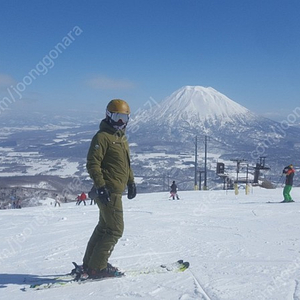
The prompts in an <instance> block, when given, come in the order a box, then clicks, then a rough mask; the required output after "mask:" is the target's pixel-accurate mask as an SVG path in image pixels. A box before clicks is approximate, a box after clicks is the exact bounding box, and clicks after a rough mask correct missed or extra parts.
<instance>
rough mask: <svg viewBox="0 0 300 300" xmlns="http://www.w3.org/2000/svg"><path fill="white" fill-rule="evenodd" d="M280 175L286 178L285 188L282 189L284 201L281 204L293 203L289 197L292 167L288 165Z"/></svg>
mask: <svg viewBox="0 0 300 300" xmlns="http://www.w3.org/2000/svg"><path fill="white" fill-rule="evenodd" d="M282 174H283V175H285V176H286V178H285V187H284V189H283V197H284V200H283V201H282V202H294V200H293V199H292V197H291V195H290V192H291V190H292V186H293V179H294V174H295V169H294V168H293V165H292V164H290V165H288V166H287V167H285V168H284V169H283V171H282Z"/></svg>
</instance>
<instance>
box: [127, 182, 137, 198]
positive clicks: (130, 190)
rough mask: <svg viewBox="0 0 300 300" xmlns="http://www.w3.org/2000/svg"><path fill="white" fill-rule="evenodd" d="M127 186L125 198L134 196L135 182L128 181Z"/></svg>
mask: <svg viewBox="0 0 300 300" xmlns="http://www.w3.org/2000/svg"><path fill="white" fill-rule="evenodd" d="M127 188H128V193H127V198H128V199H133V198H134V197H135V196H136V186H135V183H134V182H133V183H129V184H128V185H127Z"/></svg>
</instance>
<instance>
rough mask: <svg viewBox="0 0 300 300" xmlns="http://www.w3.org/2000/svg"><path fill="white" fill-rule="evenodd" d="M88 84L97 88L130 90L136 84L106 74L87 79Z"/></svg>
mask: <svg viewBox="0 0 300 300" xmlns="http://www.w3.org/2000/svg"><path fill="white" fill-rule="evenodd" d="M87 85H88V86H90V87H91V88H93V89H97V90H115V89H119V90H128V89H132V88H134V86H135V84H134V83H133V82H131V81H129V80H127V79H113V78H109V77H105V76H97V77H94V78H91V79H89V80H88V81H87Z"/></svg>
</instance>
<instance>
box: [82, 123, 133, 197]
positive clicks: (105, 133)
mask: <svg viewBox="0 0 300 300" xmlns="http://www.w3.org/2000/svg"><path fill="white" fill-rule="evenodd" d="M86 167H87V171H88V173H89V175H90V177H91V178H92V180H93V181H94V186H95V187H96V188H97V189H98V188H100V187H102V186H104V185H105V186H106V187H107V188H108V190H109V191H110V192H111V193H122V192H123V191H124V190H125V188H126V185H127V184H129V183H133V182H134V177H133V172H132V169H131V167H130V154H129V146H128V141H127V137H126V135H125V130H116V129H114V128H113V127H111V126H110V125H109V124H107V122H106V121H105V119H104V120H102V121H101V123H100V130H99V131H98V132H97V133H96V134H95V136H94V137H93V139H92V141H91V145H90V149H89V151H88V155H87V164H86Z"/></svg>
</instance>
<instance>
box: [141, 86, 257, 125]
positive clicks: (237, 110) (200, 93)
mask: <svg viewBox="0 0 300 300" xmlns="http://www.w3.org/2000/svg"><path fill="white" fill-rule="evenodd" d="M254 118H255V116H254V114H253V113H251V112H250V111H249V110H248V109H247V108H245V107H243V106H241V105H239V104H238V103H236V102H234V101H232V100H231V99H229V98H228V97H226V96H225V95H223V94H221V93H220V92H218V91H216V90H215V89H213V88H212V87H202V86H185V87H182V88H180V89H179V90H177V91H175V92H174V93H172V94H171V95H170V96H169V97H167V98H166V99H165V100H164V101H163V102H162V103H161V104H159V105H157V106H156V108H155V110H154V113H153V115H152V114H151V115H148V119H149V120H151V121H157V122H159V123H161V122H162V121H165V122H167V123H168V124H170V125H173V124H174V123H177V122H178V121H183V122H187V123H189V125H190V126H195V125H196V124H195V123H196V122H202V123H204V122H208V123H211V124H214V123H216V122H220V121H221V122H223V123H234V122H236V121H238V122H241V121H242V120H250V119H254ZM145 120H147V118H146V119H145Z"/></svg>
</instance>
